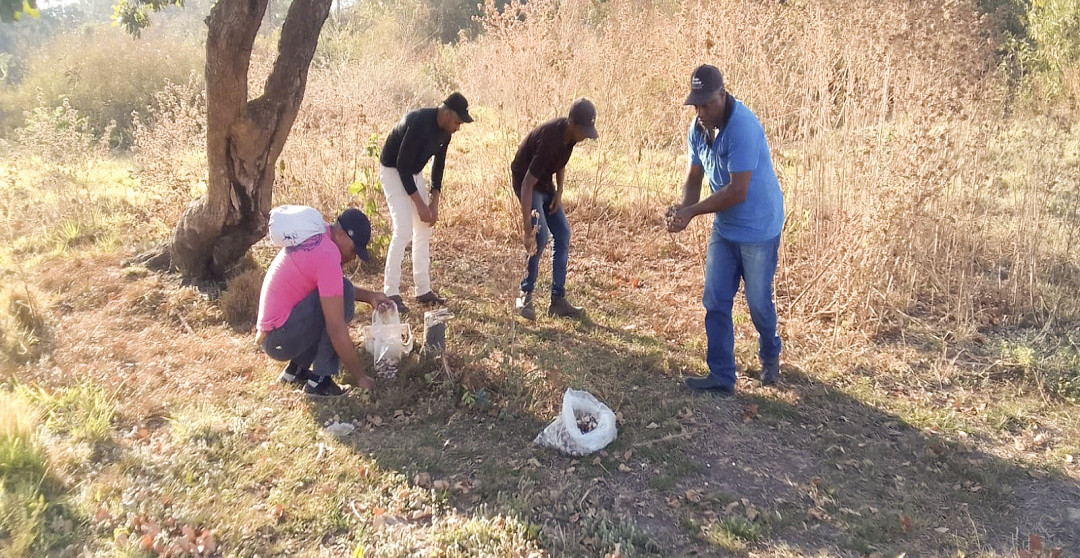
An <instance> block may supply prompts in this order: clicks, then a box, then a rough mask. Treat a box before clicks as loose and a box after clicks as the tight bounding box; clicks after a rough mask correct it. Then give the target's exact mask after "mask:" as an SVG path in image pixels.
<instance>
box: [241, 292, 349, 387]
mask: <svg viewBox="0 0 1080 558" xmlns="http://www.w3.org/2000/svg"><path fill="white" fill-rule="evenodd" d="M342 281H343V283H342V285H343V286H344V288H345V292H344V293H343V294H342V298H343V299H344V300H343V302H344V304H345V323H346V324H347V323H349V322H350V321H352V319H353V312H354V311H355V309H356V301H355V300H354V298H355V295H356V292H355V290H354V289H353V284H352V281H349V280H348V279H347V278H346V279H342ZM262 348H263V351H265V352H266V354H267V355H269V356H270V358H272V359H274V360H288V361H291V362H290V364H292V365H294V366H295V367H296V370H297V371H303V370H308V369H311V371H312V374H313V375H315V376H333V375H334V374H337V372H338V355H337V352H336V351H334V345H333V343H331V342H330V334H329V333H328V332H327V331H326V320H325V319H324V318H323V311H322V303H321V302H320V301H319V291H318V290H317V289H316V290H314V291H311V294H309V295H307V296H306V297H304V298H303V300H301V301H300V302H298V303H297V304H296V306H293V309H292V311H291V312H289V318H288V319H287V320H285V323H284V324H283V325H282V326H281V327H279V328H277V329H275V330H273V331H270V332H268V333H267V334H266V338H265V339H263V343H262Z"/></svg>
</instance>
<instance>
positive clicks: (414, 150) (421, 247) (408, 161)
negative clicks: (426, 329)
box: [379, 93, 473, 314]
mask: <svg viewBox="0 0 1080 558" xmlns="http://www.w3.org/2000/svg"><path fill="white" fill-rule="evenodd" d="M472 121H473V119H472V116H470V115H469V102H468V101H467V100H465V96H464V95H462V94H461V93H452V94H451V95H450V96H449V97H447V98H446V100H445V101H443V103H442V105H440V106H438V107H431V108H422V109H416V110H414V111H411V112H409V113H408V114H406V115H405V117H404V118H402V119H401V121H400V122H398V123H397V125H396V126H394V129H393V130H392V131H391V132H390V135H389V136H387V138H386V143H385V144H383V149H382V154H381V155H380V157H379V162H380V163H381V164H382V170H381V171H380V173H379V177H380V179H381V180H382V187H383V194H384V195H385V196H386V205H387V207H389V208H390V220H391V222H392V224H393V227H394V232H393V235H392V236H391V237H390V247H389V248H388V249H387V251H386V269H385V271H384V276H383V293H384V294H386V295H387V296H388V297H390V300H392V301H394V304H397V307H398V312H399V313H401V314H404V313H405V312H408V311H409V308H408V306H406V305H405V302H404V301H403V300H402V299H401V263H402V260H403V259H404V258H405V247H406V246H408V245H409V243H410V242H411V243H412V267H413V288H414V289H415V291H416V301H417V302H419V303H421V304H444V303H445V302H446V301H445V300H444V299H443V298H442V297H440V296H439V295H437V294H435V291H433V290H431V271H430V270H431V233H432V230H433V229H432V227H433V226H434V225H435V222H436V221H438V220H439V196H440V195H441V193H442V177H443V167H444V166H445V164H446V150H447V147H448V146H449V145H450V137H451V136H453V135H454V133H455V132H457V131H458V129H459V128H460V127H461V124H462V123H464V122H472ZM432 157H434V158H435V163H434V164H433V165H432V167H431V192H430V193H429V192H428V191H427V189H426V188H425V186H424V176H423V175H422V174H421V171H422V170H423V169H424V167H425V166H426V165H427V163H428V161H429V160H431V158H432Z"/></svg>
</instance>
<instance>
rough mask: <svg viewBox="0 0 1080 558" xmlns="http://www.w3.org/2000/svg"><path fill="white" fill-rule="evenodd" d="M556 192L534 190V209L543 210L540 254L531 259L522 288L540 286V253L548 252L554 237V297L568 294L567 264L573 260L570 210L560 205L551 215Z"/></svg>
mask: <svg viewBox="0 0 1080 558" xmlns="http://www.w3.org/2000/svg"><path fill="white" fill-rule="evenodd" d="M554 198H555V194H547V193H544V192H537V191H535V190H533V203H532V206H533V209H534V210H536V211H537V212H539V213H540V220H539V221H538V222H535V224H536V225H539V227H538V230H537V231H536V253H535V254H533V255H532V257H530V258H529V263H528V267H527V270H528V271H527V275H526V276H525V278H524V279H522V280H521V290H522V291H524V292H527V293H531V292H532V291H533V288H534V287H536V276H537V274H538V273H539V271H540V256H541V255H542V254H543V253H544V247H545V246H546V245H547V241H548V238H552V239H554V243H553V244H554V246H553V247H552V252H551V296H553V297H561V296H566V263H567V262H568V261H569V260H570V223H569V222H568V221H567V220H566V213H564V212H563V208H562V207H560V208H559V210H558V211H556V212H555V213H552V214H548V209H550V208H551V202H552V200H553V199H554Z"/></svg>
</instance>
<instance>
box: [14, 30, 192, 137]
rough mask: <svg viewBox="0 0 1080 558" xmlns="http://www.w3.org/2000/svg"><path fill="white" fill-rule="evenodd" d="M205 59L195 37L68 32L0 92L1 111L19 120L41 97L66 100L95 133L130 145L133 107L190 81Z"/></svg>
mask: <svg viewBox="0 0 1080 558" xmlns="http://www.w3.org/2000/svg"><path fill="white" fill-rule="evenodd" d="M203 60H204V55H203V53H202V51H201V49H200V47H199V45H198V43H196V42H195V41H176V40H175V38H166V37H157V38H154V37H151V36H149V35H147V36H144V38H142V39H140V40H133V39H132V38H131V37H129V36H127V35H125V34H124V33H123V32H122V31H120V30H119V29H117V28H114V27H111V26H100V27H88V28H86V29H85V30H82V31H78V32H76V31H71V32H67V33H64V34H61V35H59V36H57V37H56V38H54V39H53V40H51V41H50V42H49V43H47V44H46V45H45V46H44V47H42V48H41V49H40V50H39V51H38V52H37V53H36V54H35V55H33V56H31V57H30V59H29V60H28V61H27V62H26V65H27V68H28V71H27V75H26V76H25V77H24V79H23V80H22V81H21V82H20V83H19V84H18V86H17V87H15V88H14V89H13V90H9V91H8V92H7V93H6V94H4V95H2V96H0V113H3V114H4V116H5V118H4V119H3V120H4V121H11V122H14V123H15V124H16V125H18V121H19V116H20V115H21V113H22V108H23V107H27V106H35V105H36V104H37V101H38V99H43V100H44V103H45V106H46V107H50V108H51V107H59V106H62V105H63V103H64V102H65V99H66V101H67V103H68V104H69V105H70V106H71V107H72V108H74V109H76V110H77V111H79V113H80V114H82V115H83V116H84V117H85V118H86V124H87V126H88V128H89V130H91V131H92V132H93V133H94V134H96V135H98V136H101V135H104V134H108V135H109V142H110V143H111V144H112V145H114V146H115V145H128V144H129V143H130V142H131V124H132V117H131V114H132V112H133V111H135V110H142V109H143V108H145V107H146V106H147V105H149V104H150V103H151V102H152V101H153V99H154V93H155V92H157V91H159V90H161V89H162V88H163V87H164V86H165V85H166V83H168V82H173V83H182V82H186V81H187V79H188V76H189V75H190V74H191V72H192V71H197V70H200V69H201V68H202V66H203Z"/></svg>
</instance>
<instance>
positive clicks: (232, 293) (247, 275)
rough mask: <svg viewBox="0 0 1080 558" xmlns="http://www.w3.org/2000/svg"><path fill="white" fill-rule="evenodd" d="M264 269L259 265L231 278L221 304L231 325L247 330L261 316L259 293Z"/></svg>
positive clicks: (222, 311) (223, 312) (222, 310)
mask: <svg viewBox="0 0 1080 558" xmlns="http://www.w3.org/2000/svg"><path fill="white" fill-rule="evenodd" d="M264 275H265V274H264V272H263V270H262V269H261V268H260V267H258V266H253V267H251V268H250V269H247V270H245V271H243V272H242V273H240V274H238V275H236V276H235V277H233V278H231V279H229V282H228V285H227V286H226V288H225V292H224V293H222V295H221V300H220V301H219V304H220V305H221V313H222V314H223V315H224V316H225V320H226V321H227V322H229V325H230V326H232V327H234V328H236V329H237V330H241V331H247V330H250V329H251V328H252V326H253V325H254V324H255V320H257V319H258V316H259V294H260V292H261V291H262V283H263V276H264Z"/></svg>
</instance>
